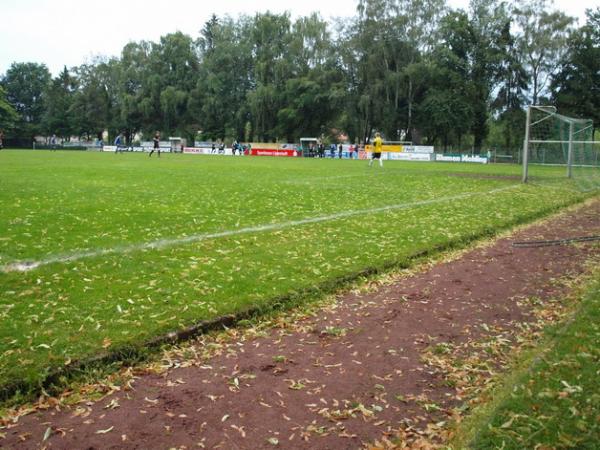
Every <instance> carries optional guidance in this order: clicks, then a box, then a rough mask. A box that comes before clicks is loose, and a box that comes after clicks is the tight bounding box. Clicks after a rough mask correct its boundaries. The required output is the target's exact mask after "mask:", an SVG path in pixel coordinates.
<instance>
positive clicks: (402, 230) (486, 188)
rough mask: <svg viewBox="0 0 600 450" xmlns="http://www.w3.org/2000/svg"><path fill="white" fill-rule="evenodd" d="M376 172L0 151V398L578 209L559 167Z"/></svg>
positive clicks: (318, 163) (343, 165) (390, 167)
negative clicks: (368, 273) (162, 339)
mask: <svg viewBox="0 0 600 450" xmlns="http://www.w3.org/2000/svg"><path fill="white" fill-rule="evenodd" d="M385 164H386V165H385V167H384V168H383V170H382V169H380V168H379V167H372V168H368V167H367V163H366V161H346V160H343V161H340V160H315V159H291V158H290V159H287V158H280V159H278V158H241V157H240V158H226V157H218V156H215V157H209V156H206V157H202V156H192V155H190V156H188V155H163V157H162V158H161V159H157V158H148V157H147V156H146V155H143V154H120V155H115V154H106V153H85V152H43V151H37V152H33V151H2V152H0V210H1V211H2V213H1V215H0V321H1V322H0V323H1V324H2V326H1V327H0V387H3V386H7V385H9V384H11V383H15V382H26V383H29V384H30V385H31V386H35V385H36V384H37V383H40V382H41V381H43V380H44V378H45V377H46V374H47V373H49V371H52V370H53V369H56V368H58V367H62V366H64V365H66V364H69V363H70V362H72V361H76V360H79V359H81V358H86V357H90V356H93V355H95V354H98V353H99V352H100V351H103V350H105V349H108V350H113V349H118V348H120V347H122V346H125V345H129V344H140V343H143V342H145V341H147V340H148V339H151V338H152V337H155V336H157V335H160V334H162V333H165V332H168V331H172V330H177V329H181V328H183V327H186V326H189V325H191V324H193V323H196V322H198V321H200V320H205V319H211V318H214V317H218V316H220V315H223V314H227V313H234V312H236V311H239V310H243V309H245V308H249V307H254V306H258V307H260V306H264V305H268V304H269V303H270V302H272V301H273V299H274V298H276V297H279V296H285V295H288V294H290V293H293V292H299V291H300V292H301V291H302V290H305V289H308V288H311V287H314V286H317V287H318V286H324V285H325V284H327V285H335V283H336V281H337V280H341V279H343V278H347V277H351V276H352V275H353V274H356V273H359V272H361V271H363V270H365V269H368V268H371V269H375V270H377V269H382V268H387V267H392V266H394V265H404V264H409V263H410V261H411V259H412V258H414V256H415V255H418V254H422V253H423V252H431V251H435V250H437V249H444V248H448V247H452V246H458V245H462V244H464V243H466V242H468V241H471V240H473V239H476V238H478V237H483V236H488V235H492V234H494V233H497V232H499V231H501V230H504V229H507V228H510V227H511V226H514V225H516V224H520V223H525V222H527V221H530V220H533V219H535V218H538V217H541V216H544V215H546V214H548V213H550V212H552V211H555V210H557V209H559V208H561V207H564V206H566V205H569V204H572V203H575V202H578V201H581V200H583V199H584V198H586V196H587V195H590V194H589V193H587V194H584V193H581V192H580V191H579V190H578V189H576V187H577V185H576V183H575V182H573V181H570V180H567V179H566V178H564V168H547V167H532V168H531V169H530V175H531V177H532V179H531V181H532V182H531V183H530V184H528V185H522V184H520V183H519V176H520V168H519V167H516V166H503V165H490V166H483V165H466V164H443V163H437V164H435V163H402V162H392V161H386V163H385ZM18 268H30V269H31V270H25V271H22V270H16V269H18Z"/></svg>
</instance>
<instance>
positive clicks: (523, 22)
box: [514, 0, 574, 105]
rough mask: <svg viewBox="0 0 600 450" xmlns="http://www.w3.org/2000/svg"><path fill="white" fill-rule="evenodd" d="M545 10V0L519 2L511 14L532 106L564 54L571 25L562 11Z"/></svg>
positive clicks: (546, 6)
mask: <svg viewBox="0 0 600 450" xmlns="http://www.w3.org/2000/svg"><path fill="white" fill-rule="evenodd" d="M548 7H549V1H548V0H519V2H518V4H517V8H516V9H515V11H514V17H515V20H516V24H517V26H518V28H519V30H520V33H519V34H518V35H517V42H518V45H519V50H520V53H521V54H522V55H523V58H524V61H525V69H526V71H527V75H528V77H529V83H530V86H531V89H530V90H531V103H532V104H534V105H537V104H538V101H539V98H540V95H542V94H543V93H544V91H545V89H546V88H547V84H548V82H549V80H550V78H551V77H552V76H553V74H554V73H555V71H556V69H557V68H558V67H559V65H560V63H561V61H562V59H563V57H564V55H565V51H566V48H567V45H566V44H567V40H568V37H569V34H570V33H571V31H572V29H571V25H572V24H573V22H574V19H573V18H572V17H569V16H567V15H566V14H564V13H562V12H559V11H552V12H549V11H548Z"/></svg>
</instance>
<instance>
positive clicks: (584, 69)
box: [552, 7, 600, 127]
mask: <svg viewBox="0 0 600 450" xmlns="http://www.w3.org/2000/svg"><path fill="white" fill-rule="evenodd" d="M586 15H587V22H586V24H585V25H584V26H582V27H581V28H579V29H578V30H577V31H576V32H574V33H573V35H572V36H571V38H570V39H569V41H568V51H567V55H566V57H565V59H564V61H563V63H562V64H561V66H560V69H559V71H558V72H557V73H556V75H555V76H554V79H553V80H552V98H553V100H554V102H555V103H556V106H557V107H558V108H559V110H560V111H561V112H563V113H564V114H568V115H572V116H577V117H583V118H589V119H592V120H593V121H594V124H595V125H596V127H598V124H600V7H597V8H596V9H594V10H591V9H590V10H587V12H586Z"/></svg>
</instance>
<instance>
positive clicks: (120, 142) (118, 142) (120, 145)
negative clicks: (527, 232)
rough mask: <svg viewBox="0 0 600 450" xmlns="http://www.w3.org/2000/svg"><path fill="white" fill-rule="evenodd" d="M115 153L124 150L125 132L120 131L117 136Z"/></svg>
mask: <svg viewBox="0 0 600 450" xmlns="http://www.w3.org/2000/svg"><path fill="white" fill-rule="evenodd" d="M115 147H116V148H115V154H116V153H122V152H123V133H119V134H118V135H117V137H116V138H115Z"/></svg>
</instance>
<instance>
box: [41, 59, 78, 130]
mask: <svg viewBox="0 0 600 450" xmlns="http://www.w3.org/2000/svg"><path fill="white" fill-rule="evenodd" d="M75 89H76V81H75V78H73V77H72V76H71V74H70V73H69V71H68V70H67V68H66V67H65V68H64V69H63V70H62V72H61V73H60V74H59V75H58V77H56V78H55V79H54V80H52V82H51V83H50V85H49V86H48V88H47V90H46V92H45V95H44V105H45V109H44V113H43V116H42V127H43V130H44V131H45V132H46V134H48V135H51V134H56V135H58V136H60V137H63V138H69V137H70V136H71V135H72V134H73V133H74V132H75V127H74V120H73V117H72V110H71V106H72V104H73V96H74V93H75Z"/></svg>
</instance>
